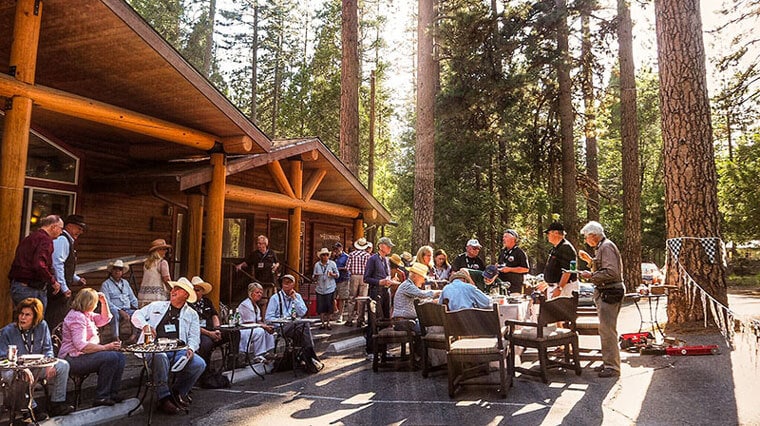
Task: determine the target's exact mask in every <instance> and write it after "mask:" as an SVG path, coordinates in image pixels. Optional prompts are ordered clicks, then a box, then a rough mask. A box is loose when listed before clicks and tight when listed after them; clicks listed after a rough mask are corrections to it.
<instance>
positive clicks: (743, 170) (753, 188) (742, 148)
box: [717, 132, 760, 243]
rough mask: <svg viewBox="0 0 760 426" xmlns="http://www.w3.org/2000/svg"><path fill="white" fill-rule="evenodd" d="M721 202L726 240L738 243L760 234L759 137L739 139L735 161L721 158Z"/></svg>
mask: <svg viewBox="0 0 760 426" xmlns="http://www.w3.org/2000/svg"><path fill="white" fill-rule="evenodd" d="M717 166H718V176H719V180H718V198H719V200H720V212H721V216H722V218H723V222H722V232H723V234H724V239H725V240H727V241H735V242H737V243H742V242H746V241H749V240H753V239H757V236H758V234H760V191H758V190H757V189H758V188H760V134H759V133H757V132H756V133H753V134H751V135H749V136H748V137H743V138H740V139H739V141H738V142H737V146H736V149H735V152H734V159H733V161H731V160H729V159H728V158H726V157H725V155H724V156H723V157H722V158H718V161H717Z"/></svg>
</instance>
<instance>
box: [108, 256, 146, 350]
mask: <svg viewBox="0 0 760 426" xmlns="http://www.w3.org/2000/svg"><path fill="white" fill-rule="evenodd" d="M109 269H110V271H109V272H110V273H109V276H108V279H107V280H105V281H103V284H101V285H100V292H101V293H103V294H105V296H106V300H107V301H108V308H109V309H110V310H111V316H112V318H111V327H112V328H113V334H114V337H116V339H117V340H118V339H119V323H120V322H121V321H122V320H124V321H130V318H132V314H133V313H135V311H136V310H137V306H138V302H137V297H136V296H135V292H134V291H132V287H131V286H130V285H129V281H127V280H125V279H124V273H125V272H127V271H129V265H125V264H124V262H123V261H122V260H121V259H119V260H117V261H115V262H114V263H112V264H111V265H109ZM137 331H139V330H137ZM135 341H137V334H135V333H132V335H131V336H130V337H129V340H128V343H130V344H131V343H135Z"/></svg>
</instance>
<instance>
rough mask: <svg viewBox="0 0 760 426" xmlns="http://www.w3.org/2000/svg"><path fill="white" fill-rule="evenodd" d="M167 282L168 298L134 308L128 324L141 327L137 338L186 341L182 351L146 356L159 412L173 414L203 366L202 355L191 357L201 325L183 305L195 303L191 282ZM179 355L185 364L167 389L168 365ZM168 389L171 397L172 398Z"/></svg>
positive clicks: (185, 404) (187, 401)
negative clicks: (169, 287)
mask: <svg viewBox="0 0 760 426" xmlns="http://www.w3.org/2000/svg"><path fill="white" fill-rule="evenodd" d="M169 285H170V286H171V288H172V290H171V292H170V293H169V297H170V300H169V301H157V302H152V303H151V304H149V305H148V306H145V307H142V308H140V309H138V310H136V311H135V313H134V314H132V324H133V325H134V326H135V327H138V328H140V329H141V330H143V334H142V336H140V339H141V340H140V341H144V339H145V334H148V333H150V334H151V335H152V336H154V337H156V338H162V337H164V338H169V339H179V340H182V341H183V342H185V343H186V344H187V347H188V349H187V350H186V351H182V352H180V351H174V352H165V353H158V354H154V355H147V356H148V357H149V362H150V364H151V365H152V369H153V379H154V380H155V382H156V383H159V386H158V389H157V390H156V393H157V394H158V398H159V407H160V408H161V411H163V412H164V413H166V414H177V413H178V412H179V411H180V407H178V406H177V404H180V405H181V406H183V407H188V406H189V405H190V399H189V397H188V395H187V394H188V393H189V392H190V389H192V388H193V385H195V382H196V381H198V378H199V377H200V376H201V374H202V373H203V370H205V369H206V362H205V361H204V360H203V358H201V357H199V356H194V355H195V352H196V351H197V350H198V348H199V346H200V341H201V326H200V321H199V320H198V313H197V312H195V310H194V309H193V308H191V307H190V306H188V304H187V302H190V303H195V301H196V300H197V296H196V293H195V290H194V289H193V285H192V284H191V283H190V281H188V280H187V278H185V277H182V278H180V279H179V280H177V281H169ZM183 355H184V356H186V357H187V359H188V360H187V363H186V364H185V366H184V368H182V370H181V371H179V372H177V373H175V380H174V385H173V389H172V390H169V386H167V383H168V380H169V368H170V367H172V366H173V365H174V364H175V363H176V362H177V361H178V360H179V359H180V358H181V357H182V356H183ZM170 363H171V364H170ZM172 391H173V393H174V398H172ZM175 401H176V402H177V404H175Z"/></svg>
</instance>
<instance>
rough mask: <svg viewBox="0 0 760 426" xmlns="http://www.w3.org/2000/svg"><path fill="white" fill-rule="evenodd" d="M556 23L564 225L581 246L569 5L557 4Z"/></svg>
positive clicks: (560, 0) (561, 0) (569, 238)
mask: <svg viewBox="0 0 760 426" xmlns="http://www.w3.org/2000/svg"><path fill="white" fill-rule="evenodd" d="M555 4H556V6H557V11H558V12H559V16H560V17H559V18H558V20H557V50H558V51H559V55H558V58H557V65H556V67H557V80H558V83H559V123H560V138H561V140H562V223H563V224H564V225H565V230H567V236H568V240H569V241H570V242H571V243H572V244H573V245H575V246H577V245H578V231H577V230H578V223H577V222H578V213H577V212H576V200H575V196H576V194H575V193H576V191H575V189H576V183H575V178H576V171H575V143H574V142H573V103H572V102H573V101H572V81H571V80H570V57H569V56H570V55H569V53H568V32H569V31H568V28H567V3H566V1H565V0H555Z"/></svg>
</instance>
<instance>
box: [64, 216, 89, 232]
mask: <svg viewBox="0 0 760 426" xmlns="http://www.w3.org/2000/svg"><path fill="white" fill-rule="evenodd" d="M70 223H73V224H74V225H79V226H81V227H82V229H87V224H86V223H85V222H84V216H82V215H78V214H70V215H68V216H66V219H64V220H63V224H64V225H68V224H70Z"/></svg>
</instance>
